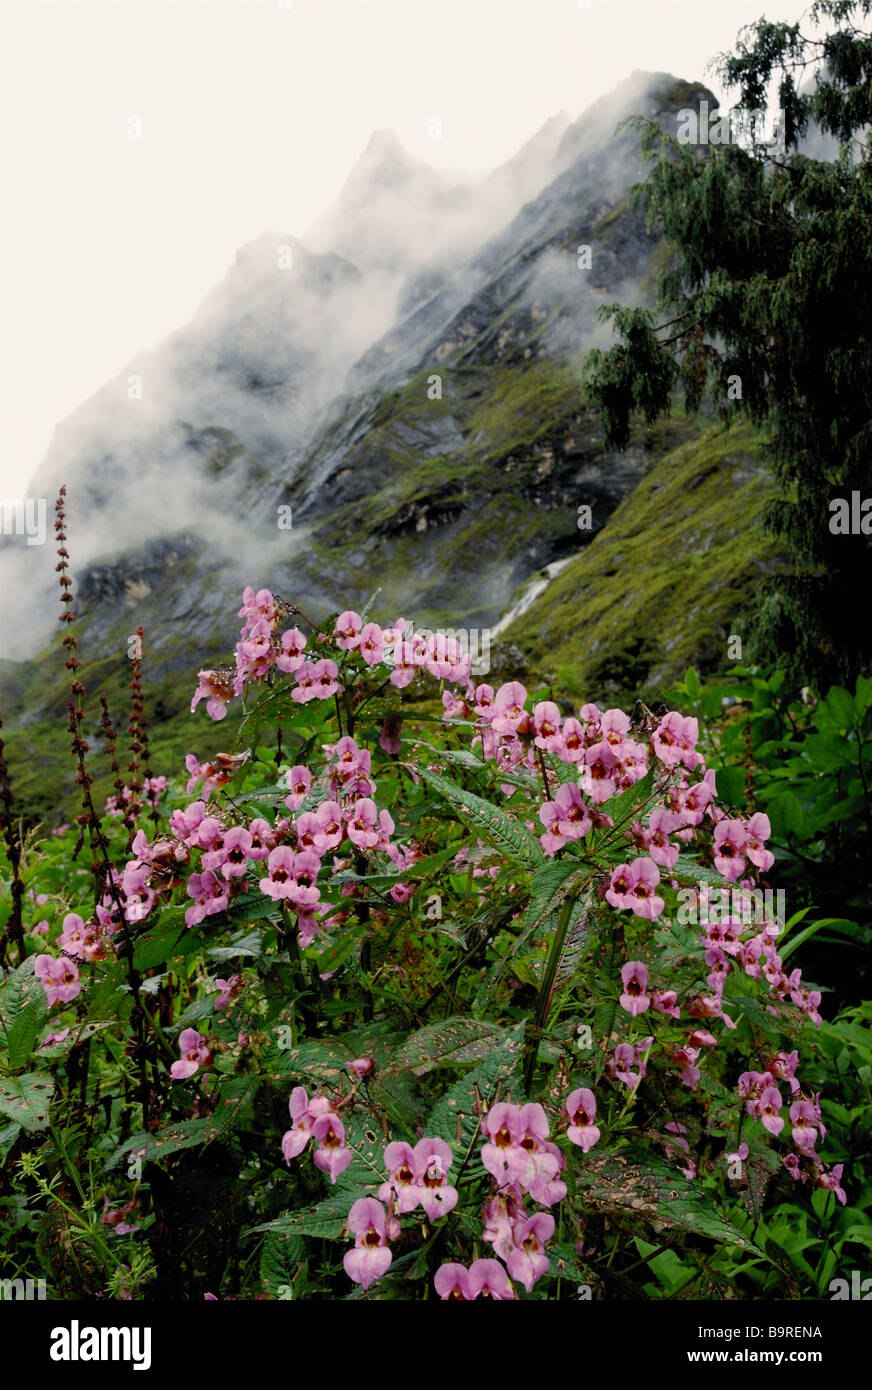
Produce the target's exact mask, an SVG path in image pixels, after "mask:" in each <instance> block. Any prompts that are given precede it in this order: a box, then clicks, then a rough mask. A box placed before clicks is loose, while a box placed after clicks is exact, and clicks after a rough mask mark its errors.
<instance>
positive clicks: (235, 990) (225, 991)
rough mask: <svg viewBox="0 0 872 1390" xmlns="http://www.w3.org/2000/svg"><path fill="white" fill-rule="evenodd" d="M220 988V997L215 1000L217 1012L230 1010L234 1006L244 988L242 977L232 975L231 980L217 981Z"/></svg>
mask: <svg viewBox="0 0 872 1390" xmlns="http://www.w3.org/2000/svg"><path fill="white" fill-rule="evenodd" d="M215 983H216V985H217V986H218V991H219V992H218V996H217V998H216V1000H215V1011H216V1013H217V1011H218V1010H219V1009H229V1008H230V1005H231V1004H233V1003H234V1002H235V1000H236V998H237V996H238V994H239V991H240V990H241V988H242V976H241V975H231V976H230V979H229V980H216V981H215Z"/></svg>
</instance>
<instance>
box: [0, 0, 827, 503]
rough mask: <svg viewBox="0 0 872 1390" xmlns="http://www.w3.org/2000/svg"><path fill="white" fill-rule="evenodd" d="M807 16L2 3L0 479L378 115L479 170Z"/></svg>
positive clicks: (715, 8) (745, 10)
mask: <svg viewBox="0 0 872 1390" xmlns="http://www.w3.org/2000/svg"><path fill="white" fill-rule="evenodd" d="M806 9H807V4H803V3H794V2H793V0H785V3H780V0H753V3H747V2H746V0H725V2H724V3H722V2H721V0H695V2H693V0H669V3H666V2H665V0H592V3H591V4H590V6H589V7H587V5H586V4H585V2H584V0H582V3H580V4H579V3H576V0H563V2H562V3H547V0H535V3H526V2H525V0H516V2H515V3H512V2H510V3H501V0H493V2H492V3H472V0H457V3H445V0H441V2H440V3H433V4H431V3H426V0H420V3H415V2H414V0H409V2H408V3H389V0H378V2H377V3H369V0H360V2H359V3H339V2H338V0H337V2H336V3H334V0H308V2H307V0H294V3H291V4H285V3H283V0H279V3H276V0H263V3H261V0H245V2H244V3H212V2H211V0H202V2H201V3H188V4H175V3H162V2H161V0H147V3H127V0H104V2H103V3H91V4H79V3H75V0H71V3H66V4H57V3H40V2H39V0H25V2H24V3H17V4H0V160H2V162H0V168H2V178H3V193H4V205H5V215H4V217H3V220H2V223H0V251H2V253H0V309H2V322H3V333H2V349H0V354H2V355H0V383H2V397H0V401H2V409H0V496H6V497H8V496H22V495H24V493H25V491H26V488H27V483H28V481H29V479H30V477H31V475H32V474H33V471H34V470H35V468H36V466H37V465H38V463H39V461H40V459H41V457H42V455H43V453H44V452H45V449H46V448H47V446H48V442H49V439H50V436H51V432H52V430H53V428H54V425H55V423H56V422H57V421H58V420H60V419H62V418H63V417H64V416H65V415H68V414H69V413H70V412H71V411H72V410H74V409H75V407H76V406H77V405H79V404H80V402H81V401H82V400H84V399H85V398H86V397H88V396H89V395H91V394H92V393H93V392H94V391H96V390H97V389H98V388H99V387H100V386H101V385H102V384H103V383H104V382H105V381H106V380H107V379H108V378H110V377H112V376H114V375H115V374H116V373H117V372H118V371H120V369H121V368H122V367H123V366H124V364H125V363H126V362H127V361H128V359H129V358H130V357H131V356H132V355H133V353H135V352H136V351H138V350H140V349H142V348H149V347H152V346H154V344H155V343H156V342H157V341H159V340H160V339H161V338H163V337H165V336H166V335H167V334H168V333H170V332H172V331H173V330H174V329H175V328H177V327H180V326H181V325H182V324H183V323H184V322H185V321H186V320H187V319H188V318H189V317H190V315H191V314H192V312H193V311H194V309H195V308H196V307H197V305H198V304H199V303H200V301H201V300H202V299H203V297H204V296H205V294H206V293H207V291H208V290H209V289H210V288H211V286H212V285H213V284H214V283H215V282H216V281H217V280H218V279H220V278H221V277H222V276H223V275H224V273H225V272H226V271H227V269H228V268H229V266H230V264H231V263H232V261H233V258H234V255H235V253H236V250H237V248H238V247H239V246H240V245H242V244H243V243H244V242H246V241H248V240H250V239H251V238H252V237H254V236H257V235H259V234H260V233H261V232H263V231H267V230H275V231H281V232H285V233H290V234H293V235H296V236H302V235H303V234H304V233H305V231H306V230H307V228H308V227H309V226H310V225H311V224H312V223H313V222H314V221H315V220H316V219H317V217H318V216H319V215H320V214H321V212H323V211H324V209H325V208H326V206H327V205H328V204H329V202H330V201H331V200H332V199H333V198H334V197H335V195H336V194H337V192H338V191H339V188H340V187H341V185H342V183H343V181H344V179H345V177H346V175H347V174H348V172H349V170H350V168H351V166H352V165H353V164H354V162H355V160H356V159H357V158H358V157H359V155H360V154H361V152H362V151H363V149H364V147H365V146H366V144H367V141H368V139H369V137H370V134H371V133H372V131H373V130H375V129H379V128H382V127H388V128H390V129H392V130H393V131H395V133H396V134H397V135H398V137H399V138H400V140H401V141H402V142H403V144H404V145H405V146H406V148H407V149H408V150H409V151H410V153H412V154H414V155H416V156H417V157H419V158H422V159H426V160H428V161H429V162H430V163H432V164H435V165H437V166H439V167H445V168H449V169H465V170H481V171H482V172H486V171H487V170H489V169H491V168H493V167H494V166H496V165H497V164H499V163H502V162H503V161H504V160H505V159H508V158H509V157H510V156H511V155H512V154H513V153H514V152H515V151H516V150H517V149H518V147H519V146H520V145H521V144H523V143H524V141H525V140H527V139H528V138H529V136H530V135H532V134H533V133H534V132H535V131H536V130H537V129H538V128H539V127H540V126H541V125H542V123H543V122H544V121H545V120H546V119H547V118H548V116H550V115H553V114H555V113H556V112H558V111H560V110H561V109H565V110H566V111H567V112H568V114H569V116H570V118H572V119H575V118H576V117H577V116H578V115H579V114H580V113H581V111H582V110H583V109H584V108H585V107H586V106H587V105H589V104H590V102H591V101H593V100H595V99H596V98H597V97H598V96H600V95H602V94H603V93H604V92H607V91H609V90H610V89H611V88H612V87H614V86H615V85H616V84H617V83H618V82H619V81H621V80H622V79H623V78H624V77H626V76H628V75H629V73H630V72H631V71H632V70H633V69H635V68H644V69H648V70H661V69H662V70H666V71H670V72H673V73H675V74H676V76H679V77H685V78H688V79H704V80H706V81H707V82H708V84H709V85H710V86H711V87H713V89H714V90H715V91H716V93H717V94H718V95H719V96H723V95H724V94H723V93H722V92H721V91H720V90H719V89H718V86H717V83H716V81H715V79H714V77H713V75H712V74H710V73H708V74H707V73H706V72H705V68H706V64H707V62H708V60H709V59H710V58H712V57H713V56H714V55H715V54H716V53H718V52H720V51H723V50H726V49H731V48H732V47H733V45H734V41H735V38H736V34H737V32H738V30H739V29H740V28H741V27H742V26H743V25H744V24H748V23H751V22H753V21H754V20H756V19H758V18H759V17H760V16H761V14H762V13H763V12H764V11H765V14H766V16H767V18H769V19H772V20H776V19H784V20H788V21H795V20H796V19H797V18H799V16H800V15H801V14H802V13H803V12H804V11H805V10H806ZM732 100H735V96H733V98H732ZM433 115H439V116H440V117H441V119H442V130H443V134H442V138H441V139H440V140H434V139H431V138H429V137H428V133H427V131H428V118H429V117H431V116H433ZM131 116H138V117H139V118H140V119H141V121H142V138H141V139H140V140H131V139H129V138H128V120H129V118H130V117H131Z"/></svg>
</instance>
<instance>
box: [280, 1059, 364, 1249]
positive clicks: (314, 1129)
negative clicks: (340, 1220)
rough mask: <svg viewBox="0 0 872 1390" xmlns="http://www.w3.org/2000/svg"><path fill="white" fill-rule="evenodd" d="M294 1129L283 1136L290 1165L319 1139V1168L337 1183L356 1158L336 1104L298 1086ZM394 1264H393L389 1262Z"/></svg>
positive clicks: (294, 1096) (292, 1101)
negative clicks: (346, 1138)
mask: <svg viewBox="0 0 872 1390" xmlns="http://www.w3.org/2000/svg"><path fill="white" fill-rule="evenodd" d="M289 1109H290V1112H291V1128H290V1129H289V1130H288V1131H287V1132H286V1133H285V1134H284V1135H283V1137H282V1153H283V1155H284V1159H285V1162H286V1163H287V1164H288V1166H290V1163H291V1159H292V1158H298V1157H299V1155H300V1154H301V1153H302V1152H303V1150H304V1149H305V1148H306V1145H307V1144H308V1143H309V1140H310V1139H315V1140H317V1148H316V1149H315V1153H314V1155H313V1157H314V1160H315V1166H316V1168H320V1169H321V1171H322V1173H327V1174H329V1177H330V1181H331V1182H333V1183H335V1181H336V1179H337V1178H338V1176H339V1174H340V1173H344V1172H345V1169H346V1168H347V1167H348V1165H349V1164H350V1163H351V1161H352V1159H353V1158H354V1155H353V1153H352V1152H351V1150H350V1149H349V1148H346V1145H345V1126H344V1124H343V1123H342V1120H341V1119H340V1118H339V1114H338V1112H337V1111H336V1109H335V1107H334V1104H333V1102H332V1101H331V1100H330V1099H329V1098H328V1097H327V1096H324V1095H320V1094H319V1095H315V1096H313V1097H312V1099H311V1100H309V1097H308V1095H307V1094H306V1090H305V1088H304V1087H303V1086H295V1087H294V1089H293V1091H292V1092H291V1099H290V1101H289ZM388 1263H390V1261H388Z"/></svg>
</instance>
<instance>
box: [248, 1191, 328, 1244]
mask: <svg viewBox="0 0 872 1390" xmlns="http://www.w3.org/2000/svg"><path fill="white" fill-rule="evenodd" d="M348 1212H349V1201H348V1198H347V1197H346V1196H342V1197H330V1198H328V1200H327V1201H326V1202H319V1203H318V1204H317V1206H314V1207H304V1208H303V1210H302V1211H295V1212H290V1213H289V1214H288V1215H287V1216H278V1217H276V1219H275V1220H274V1221H265V1222H264V1223H263V1225H261V1226H254V1227H252V1234H256V1233H257V1232H259V1231H276V1232H278V1233H279V1234H282V1235H297V1236H319V1237H320V1238H321V1239H322V1240H338V1238H339V1237H340V1236H341V1235H342V1232H343V1230H344V1229H345V1226H346V1223H347V1221H348Z"/></svg>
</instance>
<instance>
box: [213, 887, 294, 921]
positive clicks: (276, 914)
mask: <svg viewBox="0 0 872 1390" xmlns="http://www.w3.org/2000/svg"><path fill="white" fill-rule="evenodd" d="M227 916H228V917H229V919H230V921H231V922H232V923H233V924H234V926H236V925H238V923H240V922H260V921H262V920H263V919H264V917H269V918H272V919H274V920H275V921H280V920H281V909H280V908H279V907H277V906H276V904H275V902H274V901H273V899H272V898H269V897H267V895H266V893H261V892H260V891H259V890H258V891H257V892H256V893H240V895H239V897H238V898H234V900H233V902H232V903H231V904H230V907H229V908H228V909H227ZM218 920H219V921H223V920H224V919H223V918H218Z"/></svg>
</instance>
